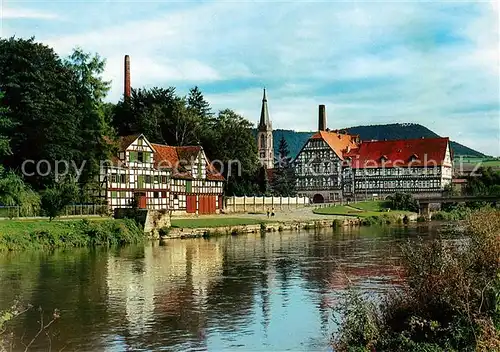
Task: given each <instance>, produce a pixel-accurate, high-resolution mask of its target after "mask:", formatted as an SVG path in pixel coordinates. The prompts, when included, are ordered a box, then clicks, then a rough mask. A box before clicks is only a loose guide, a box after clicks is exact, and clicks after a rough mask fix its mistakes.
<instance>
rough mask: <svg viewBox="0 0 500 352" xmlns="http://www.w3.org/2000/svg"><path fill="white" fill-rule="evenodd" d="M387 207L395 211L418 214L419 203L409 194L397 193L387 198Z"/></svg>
mask: <svg viewBox="0 0 500 352" xmlns="http://www.w3.org/2000/svg"><path fill="white" fill-rule="evenodd" d="M387 205H388V206H389V208H390V209H394V210H406V211H412V212H415V213H417V212H418V202H417V200H416V199H415V198H413V196H412V195H411V194H409V193H395V194H393V195H391V196H389V197H387Z"/></svg>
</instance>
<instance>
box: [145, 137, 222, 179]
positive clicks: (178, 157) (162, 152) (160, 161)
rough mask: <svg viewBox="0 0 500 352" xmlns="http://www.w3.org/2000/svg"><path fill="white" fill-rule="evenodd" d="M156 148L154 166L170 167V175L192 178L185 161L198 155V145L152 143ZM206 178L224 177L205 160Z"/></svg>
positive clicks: (189, 160)
mask: <svg viewBox="0 0 500 352" xmlns="http://www.w3.org/2000/svg"><path fill="white" fill-rule="evenodd" d="M152 146H153V148H154V149H155V150H156V153H154V166H155V168H168V169H172V171H173V174H172V177H175V178H186V179H193V176H192V175H191V173H190V172H188V171H187V170H186V168H185V165H186V163H191V161H192V159H195V158H196V157H197V156H198V153H199V152H200V150H201V147H200V146H183V147H173V146H169V145H163V144H152ZM207 179H209V180H213V181H224V177H223V176H222V175H221V174H220V173H219V172H218V171H217V170H216V169H215V168H214V167H213V166H212V165H211V164H210V163H208V162H207Z"/></svg>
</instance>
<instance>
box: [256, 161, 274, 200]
mask: <svg viewBox="0 0 500 352" xmlns="http://www.w3.org/2000/svg"><path fill="white" fill-rule="evenodd" d="M257 184H258V187H259V193H260V194H261V195H263V196H270V195H271V194H270V185H269V177H268V174H267V168H266V167H265V166H261V167H259V170H258V173H257Z"/></svg>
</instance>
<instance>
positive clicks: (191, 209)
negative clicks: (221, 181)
mask: <svg viewBox="0 0 500 352" xmlns="http://www.w3.org/2000/svg"><path fill="white" fill-rule="evenodd" d="M186 213H196V195H188V196H186Z"/></svg>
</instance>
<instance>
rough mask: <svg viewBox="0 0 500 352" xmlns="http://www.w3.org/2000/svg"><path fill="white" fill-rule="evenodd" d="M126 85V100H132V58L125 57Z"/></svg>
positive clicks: (124, 93)
mask: <svg viewBox="0 0 500 352" xmlns="http://www.w3.org/2000/svg"><path fill="white" fill-rule="evenodd" d="M124 77H125V85H124V92H123V95H124V96H125V98H130V57H129V56H128V55H125V74H124Z"/></svg>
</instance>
